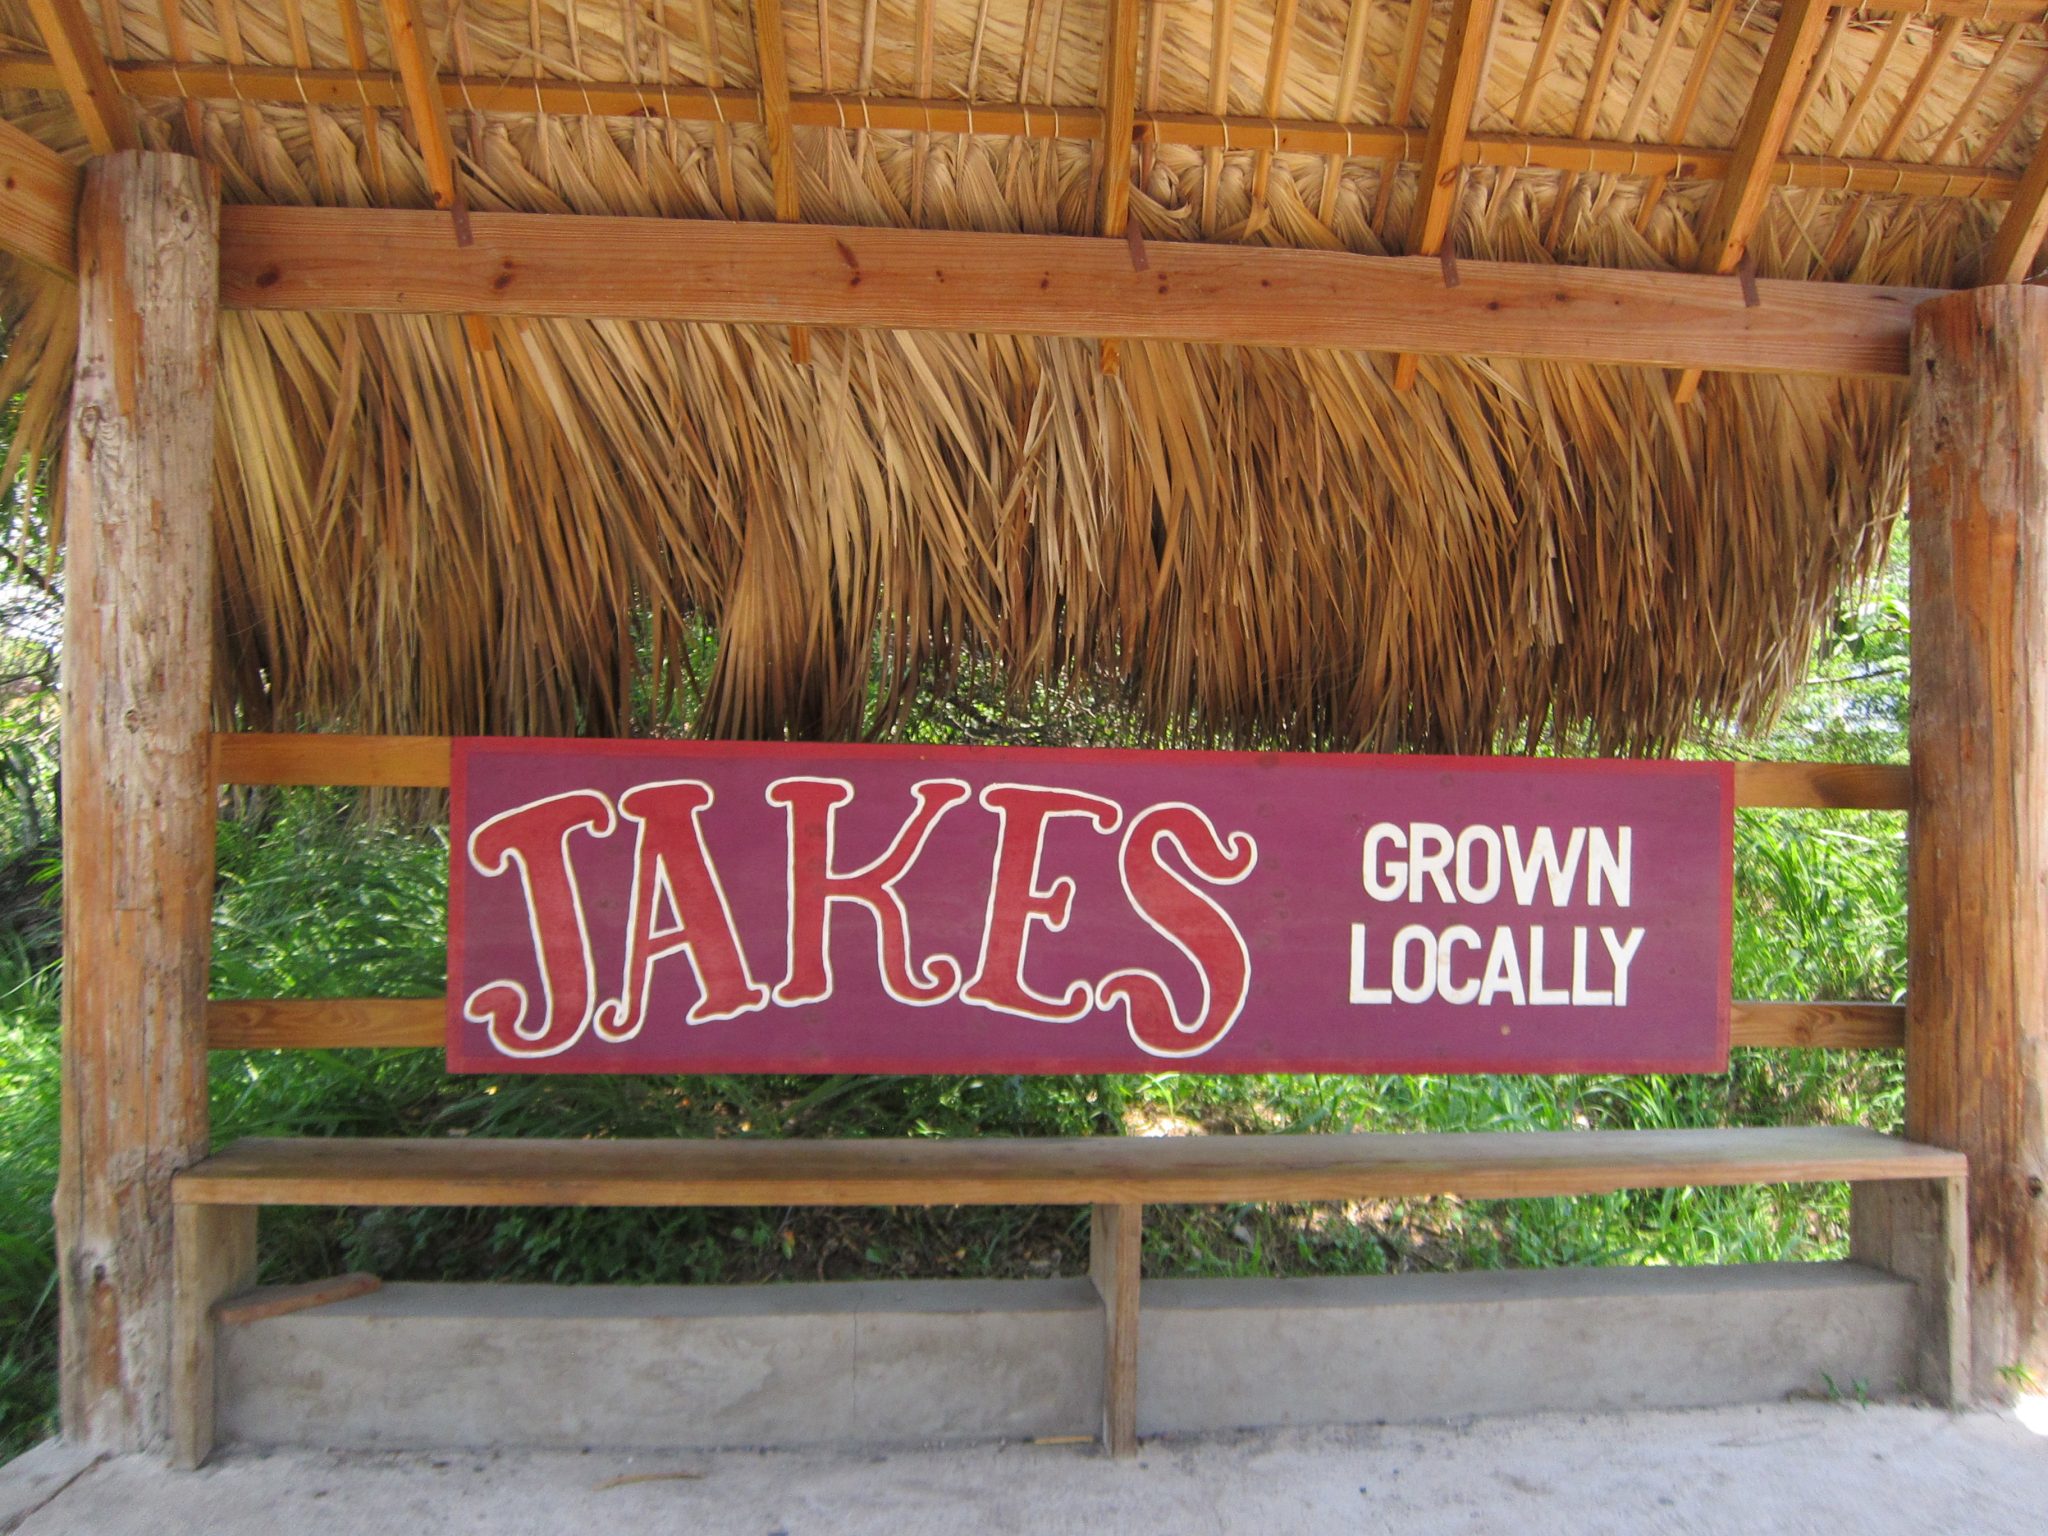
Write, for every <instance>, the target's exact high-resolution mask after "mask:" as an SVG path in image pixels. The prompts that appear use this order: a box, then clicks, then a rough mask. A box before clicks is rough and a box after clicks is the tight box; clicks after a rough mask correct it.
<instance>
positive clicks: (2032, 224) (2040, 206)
mask: <svg viewBox="0 0 2048 1536" xmlns="http://www.w3.org/2000/svg"><path fill="white" fill-rule="evenodd" d="M2044 236H2048V135H2044V136H2043V137H2042V140H2041V142H2040V143H2039V144H2038V145H2036V146H2035V148H2034V158H2033V159H2032V160H2030V161H2028V162H2027V170H2026V174H2025V175H2024V176H2022V177H2021V178H2020V184H2019V189H2018V190H2017V191H2016V192H2014V194H2013V199H2012V204H2011V206H2010V207H2008V208H2007V209H2006V210H2005V217H2004V218H2003V219H2001V220H1999V223H1998V233H1997V234H1995V235H1993V236H1992V237H1991V246H1990V248H1989V249H1988V250H1987V251H1986V252H1985V253H1984V268H1983V272H1982V275H1981V276H1980V278H1979V281H1980V282H1984V283H2023V282H2025V281H2026V280H2027V275H2028V274H2029V273H2030V272H2032V271H2033V269H2034V258H2035V257H2036V256H2037V255H2039V254H2040V250H2041V241H2042V238H2043V237H2044Z"/></svg>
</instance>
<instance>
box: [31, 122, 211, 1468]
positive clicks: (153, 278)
mask: <svg viewBox="0 0 2048 1536" xmlns="http://www.w3.org/2000/svg"><path fill="white" fill-rule="evenodd" d="M219 221H220V210H219V197H218V192H217V189H216V187H215V186H214V184H213V181H212V178H211V177H210V175H209V174H208V173H207V172H206V171H205V170H204V168H203V167H201V165H200V164H199V162H198V161H196V160H192V159H188V158H186V157H184V156H180V155H165V154H139V153H128V154H120V155H113V156H109V157H107V158H104V159H101V160H96V161H94V162H93V163H92V164H91V165H90V166H89V167H88V168H87V171H86V175H85V187H84V194H83V198H82V201H81V203H80V208H79V220H78V253H79V267H80V272H79V337H78V361H77V373H76V378H75V380H74V382H73V386H72V399H71V422H70V429H69V438H68V441H67V443H66V448H65V464H64V515H65V524H66V531H67V542H66V551H65V570H66V576H67V580H68V589H67V599H66V603H65V613H64V661H63V667H64V675H63V703H64V727H63V738H64V739H63V816H64V1003H63V1009H64V1042H63V1109H62V1123H63V1132H62V1136H63V1154H62V1166H61V1171H60V1174H59V1178H58V1187H57V1200H56V1223H57V1258H58V1271H59V1286H60V1289H61V1294H62V1323H61V1351H62V1367H61V1399H62V1413H63V1425H64V1433H65V1435H66V1436H67V1437H68V1438H70V1439H71V1440H73V1441H76V1442H78V1443H80V1444H83V1445H86V1446H88V1447H91V1448H93V1449H96V1450H107V1451H130V1450H139V1449H143V1448H145V1447H149V1446H153V1445H156V1444H159V1443H161V1442H162V1441H163V1440H164V1438H165V1436H166V1435H167V1434H168V1433H169V1429H170V1415H169V1407H168V1404H169V1396H170V1380H171V1374H172V1347H171V1334H172V1320H171V1312H172V1296H173V1289H174V1281H173V1259H172V1240H171V1238H172V1234H171V1228H172V1219H171V1175H172V1174H173V1173H174V1172H175V1171H176V1170H177V1169H179V1168H180V1167H183V1166H184V1165H185V1164H187V1163H189V1162H192V1161H193V1160H195V1159H197V1158H199V1157H202V1156H204V1155H205V1153H206V1151H207V1115H206V982H207V959H208V954H209V948H210V944H209V940H210V923H211V914H212V905H213V835H214V786H213V775H212V771H211V769H212V764H211V757H210V752H211V744H210V740H209V736H208V729H209V726H210V723H211V722H210V711H211V708H212V694H213V653H214V630H215V626H216V625H217V623H218V622H219V620H218V617H217V610H218V604H217V602H216V597H215V583H214V552H213V526H212V504H213V476H212V470H213V453H214V441H213V417H214V370H215V357H216V334H215V305H216V296H217V292H218V288H219V279H218V266H219Z"/></svg>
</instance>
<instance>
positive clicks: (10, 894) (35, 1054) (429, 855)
mask: <svg viewBox="0 0 2048 1536" xmlns="http://www.w3.org/2000/svg"><path fill="white" fill-rule="evenodd" d="M1903 579H1904V578H1903V567H1902V566H1901V567H1900V569H1899V570H1897V571H1895V573H1894V575H1893V576H1892V577H1891V578H1890V579H1889V580H1888V582H1887V584H1886V586H1885V587H1884V589H1882V590H1881V591H1879V592H1878V593H1875V594H1873V595H1871V596H1870V597H1869V598H1868V599H1867V600H1864V601H1862V602H1860V603H1859V604H1857V605H1853V606H1851V607H1849V608H1847V609H1845V616H1844V619H1843V621H1842V623H1841V625H1840V626H1838V629H1837V632H1836V634H1835V635H1834V636H1833V637H1832V645H1831V647H1830V650H1829V652H1828V654H1827V655H1826V656H1825V657H1824V658H1823V660H1822V662H1821V664H1820V666H1819V669H1818V674H1817V675H1818V677H1819V679H1820V686H1817V687H1815V688H1814V689H1812V690H1809V692H1808V693H1807V694H1806V695H1804V696H1803V697H1802V698H1801V699H1800V700H1799V701H1798V702H1797V703H1796V705H1795V707H1794V708H1793V709H1792V711H1791V712H1790V714H1789V717H1788V719H1787V721H1786V723H1785V724H1784V726H1783V727H1782V728H1781V729H1780V731H1779V732H1778V733H1777V734H1776V735H1775V736H1774V737H1773V738H1772V739H1771V740H1769V741H1766V742H1762V743H1754V744H1751V746H1752V747H1753V748H1754V750H1755V751H1756V753H1757V755H1762V756H1779V757H1795V756H1808V757H1844V758H1863V759H1883V758H1893V759H1896V758H1898V757H1900V756H1901V755H1902V753H1903V747H1904V734H1903V732H1904V726H1903V721H1904V707H1905V689H1904V679H1903V676H1902V675H1901V674H1900V672H1899V670H1898V661H1899V658H1900V657H1902V656H1903V652H1904V644H1905V621H1904V614H1903V609H1902V606H1901V594H1902V591H1903ZM1128 719H1129V716H1128V713H1127V712H1125V711H1123V710H1122V709H1121V708H1120V707H1119V705H1118V703H1117V701H1116V700H1115V699H1114V698H1105V697H1091V696H1088V695H1064V694H1059V695H1055V694H1046V695H1041V696H1039V697H1037V698H1035V699H1032V700H1029V701H1026V704H1025V706H1024V707H1010V706H1007V705H1005V703H1004V702H1003V701H1002V699H1001V697H1000V695H999V693H997V692H996V691H995V690H993V689H992V688H991V687H990V686H989V685H988V681H987V680H986V679H979V680H976V679H974V678H972V677H970V678H969V679H968V680H967V682H966V683H965V684H963V685H962V686H961V687H959V688H956V689H955V690H953V691H951V692H948V693H944V694H940V695H935V696H933V697H931V698H929V699H927V700H926V701H925V703H924V706H923V708H922V710H921V713H920V717H919V720H918V721H917V722H916V724H915V725H914V726H913V727H912V734H914V735H915V736H917V737H918V738H920V739H927V740H931V739H944V740H967V741H1017V742H1032V741H1040V742H1042V741H1082V742H1095V743H1099V742H1128V741H1129V740H1130V739H1131V736H1130V727H1129V725H1128ZM51 745H52V741H51V729H50V717H49V715H48V713H47V712H46V711H44V710H42V709H41V707H40V706H39V710H38V712H37V713H36V714H35V715H34V716H33V717H32V718H31V717H30V716H28V715H27V714H25V713H24V712H23V711H22V710H20V709H15V710H14V711H13V712H12V713H11V714H9V715H6V716H4V717H0V790H4V791H5V792H6V796H7V799H8V800H12V801H13V802H15V803H16V805H17V809H16V810H15V811H14V812H13V813H12V814H11V815H10V814H9V813H7V812H6V810H5V809H4V806H5V804H6V803H7V800H0V828H4V829H6V830H7V831H8V833H9V835H10V836H12V837H13V838H14V839H15V843H16V846H15V847H14V849H13V852H12V856H11V857H4V858H0V1149H4V1156H0V1456H4V1455H6V1454H9V1453H11V1452H13V1451H15V1450H19V1449H20V1448H22V1447H23V1446H24V1445H26V1444H28V1443H30V1442H31V1441H33V1440H34V1439H35V1438H36V1437H38V1436H39V1435H41V1434H43V1433H45V1432H46V1431H47V1428H48V1426H49V1423H50V1414H51V1410H52V1405H53V1401H54V1385H53V1366H54V1320H55V1299H54V1290H53V1283H52V1268H51V1233H50V1217H49V1200H50V1193H51V1189H52V1185H53V1182H54V1178H55V1172H56V1147H57V1117H58V1105H57V1080H58V1073H57V1064H58V1033H57V1017H58V973H57V966H56V949H57V925H56V916H55V914H56V907H55V902H56V896H57V891H56V887H55V884H54V873H53V863H54V856H55V855H54V847H53V846H52V845H51V843H50V842H49V840H48V830H49V827H50V824H51V822H52V819H53V818H52V817H51V815H50V814H49V813H50V809H51V808H50V806H49V805H48V793H49V785H48V782H47V771H48V764H49V751H50V748H51ZM361 810H362V808H361V806H360V804H359V802H358V801H357V799H356V798H355V797H353V796H351V795H349V794H345V793H340V792H332V791H292V792H288V793H282V794H263V795H251V796H250V797H248V798H247V799H245V800H243V801H240V802H239V803H238V804H236V805H235V806H232V807H230V810H229V814H228V815H226V816H225V817H224V819H223V822H222V826H221V838H220V856H219V864H220V869H219V894H218V902H217V917H216V952H215V961H214V988H215V991H216V993H217V994H218V995H222V996H297V997H316V996H322V995H327V996H347V995H361V994H383V995H391V996H403V995H419V994H431V993H437V992H439V991H441V990H442V986H443V974H442V966H443V944H444V927H443V913H444V906H445V894H446V871H447V846H446V835H445V832H444V831H443V830H441V829H440V828H439V827H437V826H435V825H433V824H432V822H431V820H425V819H421V818H417V817H415V818H412V819H407V818H405V817H403V816H398V817H392V816H387V817H385V818H383V819H381V820H376V819H366V818H365V817H364V816H363V815H362V814H361ZM0 853H5V850H4V849H0ZM1903 860H1904V829H1903V826H1902V824H1901V819H1900V818H1898V817H1896V816H1884V815H1856V814H1835V813H1795V812H1771V813H1758V812H1745V813H1742V814H1741V815H1740V816H1739V818H1738V826H1737V846H1736V871H1737V923H1736V942H1735V954H1734V961H1735V992H1736V995H1737V996H1741V997H1764V998H1769V997H1777V998H1811V997H1848V998H1888V997H1895V996H1898V995H1901V993H1902V989H1903V986H1904V952H1905V944H1904V885H1903ZM1900 1099H1901V1090H1900V1081H1899V1069H1898V1062H1897V1058H1896V1056H1895V1055H1893V1054H1891V1053H1869V1052H1863V1053H1849V1052H1823V1051H1738V1052H1736V1053H1735V1057H1734V1060H1733V1062H1732V1064H1731V1067H1730V1070H1729V1071H1728V1072H1726V1073H1724V1074H1721V1075H1718V1076H1711V1077H1619V1076H1578V1077H1554V1076H1553V1077H1533V1076H1520V1077H1343V1076H1307V1075H1304V1076H1267V1077H1203V1076H1195V1075H1187V1074H1180V1073H1171V1072H1167V1073H1157V1074H1152V1075H1149V1076H1142V1077H1141V1076H1129V1077H1017V1076H982V1077H945V1078H876V1077H830V1078H806V1077H792V1076H752V1077H695V1078H682V1077H567V1078H564V1077H556V1078H548V1077H503V1078H488V1077H481V1078H479V1077H450V1076H448V1075H447V1074H446V1073H444V1072H443V1070H442V1066H441V1060H440V1056H439V1053H438V1052H431V1051H370V1052H300V1053H288V1052H248V1053H233V1054H229V1053H223V1054H219V1055H217V1056H216V1057H215V1059H214V1062H213V1077H212V1104H213V1117H214V1127H215V1132H216V1135H217V1136H218V1137H219V1138H221V1139H223V1140H226V1139H230V1138H233V1137H236V1136H243V1135H255V1134H264V1135H283V1136H317V1135H416V1136H448V1135H473V1136H489V1135H529V1136H632V1135H641V1136H818V1135H837V1136H906V1135H908V1136H952V1135H973V1134H1016V1135H1075V1134H1115V1133H1119V1132H1125V1133H1128V1132H1133V1131H1142V1130H1146V1129H1188V1128H1199V1129H1201V1130H1203V1131H1205V1132H1207V1133H1209V1134H1217V1135H1229V1134H1275V1133H1278V1134H1286V1133H1312V1132H1318V1131H1342V1130H1350V1129H1365V1130H1404V1131H1421V1130H1478V1129H1493V1128H1529V1127H1535V1128H1566V1127H1573V1126H1661V1127H1672V1126H1698V1125H1724V1124H1775V1123H1791V1122H1801V1121H1837V1122H1848V1121H1856V1122H1861V1123H1866V1124H1872V1125H1876V1126H1879V1127H1881V1128H1887V1129H1888V1128H1891V1127H1893V1126H1895V1125H1896V1124H1897V1122H1898V1120H1899V1116H1900ZM1845 1227H1846V1200H1845V1196H1844V1193H1843V1191H1842V1190H1841V1189H1840V1188H1839V1187H1822V1188H1771V1187H1766V1188H1746V1189H1732V1190H1671V1191H1661V1192H1634V1193H1625V1194H1618V1195H1610V1196H1603V1197H1597V1198H1584V1199H1577V1200H1522V1201H1480V1202H1459V1201H1452V1200H1431V1201H1408V1202H1376V1201H1369V1202H1355V1203H1352V1204H1348V1205H1342V1206H1314V1207H1310V1206H1263V1207H1237V1208H1224V1209H1199V1208H1160V1209H1158V1210H1156V1211H1155V1212H1154V1213H1152V1216H1151V1218H1150V1220H1149V1223H1148V1228H1147V1232H1146V1252H1145V1265H1146V1269H1147V1272H1148V1273H1153V1274H1167V1273H1170V1274H1184V1275H1262V1274H1319V1273H1328V1274H1372V1273H1381V1272H1388V1271H1400V1270H1417V1269H1446V1268H1456V1267H1470V1266H1502V1265H1555V1264H1593V1263H1625V1264H1695V1263H1718V1262H1747V1261H1755V1260H1768V1259H1780V1258H1808V1257H1827V1256H1833V1255H1837V1254H1839V1253H1840V1252H1841V1251H1842V1249H1843V1245H1844V1241H1845ZM1085 1238H1086V1234H1085V1220H1084V1217H1083V1214H1082V1213H1079V1212H1076V1211H1072V1210H1064V1209H1050V1210H1048V1209H1022V1210H1003V1209H995V1210H967V1211H956V1210H905V1211H895V1212H874V1211H833V1210H760V1211H732V1210H718V1211H706V1210H695V1211H692V1210H685V1211H504V1210H453V1211H447V1210H349V1211H279V1212H267V1213H266V1214H265V1217H264V1268H265V1273H266V1275H267V1276H268V1277H269V1278H271V1279H274V1280H286V1279H293V1278H306V1277H311V1276H316V1275H321V1274H327V1273H332V1272H335V1271H337V1270H340V1269H345V1268H365V1269H370V1270H374V1271H376V1272H377V1273H379V1274H382V1275H385V1276H387V1277H390V1278H418V1279H457V1278H475V1277H483V1276H492V1277H500V1278H515V1277H516V1278H522V1279H535V1280H552V1281H561V1282H601V1281H644V1282H651V1281H671V1280H682V1281H726V1282H754V1281H780V1280H797V1279H819V1278H839V1277H845V1276H850V1275H882V1274H887V1275H919V1276H949V1275H1009V1276H1035V1275H1046V1274H1052V1273H1062V1272H1066V1273H1071V1272H1075V1271H1077V1270H1078V1269H1079V1268H1080V1267H1081V1266H1082V1263H1083V1248H1084V1245H1085Z"/></svg>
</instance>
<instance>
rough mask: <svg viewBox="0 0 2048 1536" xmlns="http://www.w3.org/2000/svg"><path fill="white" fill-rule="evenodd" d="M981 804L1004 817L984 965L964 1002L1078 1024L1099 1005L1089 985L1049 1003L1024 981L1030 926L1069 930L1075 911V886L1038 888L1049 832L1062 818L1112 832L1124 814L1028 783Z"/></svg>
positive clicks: (1059, 883) (985, 795)
mask: <svg viewBox="0 0 2048 1536" xmlns="http://www.w3.org/2000/svg"><path fill="white" fill-rule="evenodd" d="M981 803H982V804H983V805H985V806H986V807H988V809H990V810H992V811H994V812H995V813H996V815H997V817H998V818H999V823H998V827H997V832H996V858H995V872H994V874H993V876H992V877H991V878H990V881H989V892H988V918H987V922H986V925H985V927H984V928H983V931H982V939H981V964H980V966H979V967H978V968H977V969H976V971H975V973H974V979H973V980H972V981H970V982H968V983H967V985H966V987H965V988H964V989H963V990H962V991H961V993H960V998H961V1001H963V1002H969V1003H974V1004H976V1005H977V1006H979V1007H982V1008H993V1009H995V1010H996V1011H997V1012H998V1013H1014V1014H1019V1015H1021V1016H1023V1017H1024V1018H1027V1019H1045V1020H1047V1021H1049V1022H1053V1023H1065V1022H1067V1021H1069V1020H1072V1019H1078V1018H1080V1017H1081V1015H1082V1014H1084V1013H1086V1012H1088V1010H1089V1009H1090V1008H1092V1007H1093V1006H1094V998H1093V996H1092V995H1091V993H1090V991H1089V989H1088V986H1087V984H1086V983H1085V982H1078V981H1077V982H1075V983H1074V984H1073V985H1072V986H1070V987H1068V988H1067V990H1066V993H1065V994H1064V995H1063V996H1061V997H1047V996H1046V995H1045V994H1043V993H1041V992H1034V991H1032V990H1031V988H1030V987H1029V986H1027V985H1026V984H1025V981H1024V947H1025V942H1026V940H1028V939H1029V938H1030V936H1031V925H1032V924H1033V923H1043V924H1045V926H1046V927H1047V928H1050V929H1051V930H1052V931H1053V932H1054V933H1057V932H1059V931H1060V930H1061V929H1062V928H1064V927H1066V926H1067V917H1068V915H1069V913H1071V911H1072V910H1073V905H1074V882H1073V881H1072V880H1071V879H1070V878H1068V877H1067V876H1065V875H1062V876H1060V878H1059V879H1057V880H1055V881H1053V883H1052V884H1051V885H1050V886H1049V887H1047V888H1046V889H1044V890H1040V889H1039V886H1038V862H1039V858H1040V856H1041V854H1042V853H1043V851H1044V846H1045V826H1046V823H1047V822H1048V821H1051V820H1052V819H1053V818H1054V817H1057V816H1086V817H1087V818H1088V819H1089V820H1090V821H1092V822H1094V823H1095V826H1096V828H1097V830H1099V831H1103V832H1114V831H1115V830H1116V829H1117V824H1118V822H1120V821H1122V819H1123V808H1122V807H1121V806H1119V805H1118V804H1117V803H1116V802H1115V801H1114V800H1104V799H1103V798H1101V797H1100V796H1099V795H1086V794H1082V793H1081V792H1080V791H1079V790H1071V789H1044V788H1040V787H1038V786H1036V785H1031V784H991V785H989V786H988V787H987V788H986V789H984V790H983V791H982V792H981Z"/></svg>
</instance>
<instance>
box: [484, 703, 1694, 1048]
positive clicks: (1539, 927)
mask: <svg viewBox="0 0 2048 1536" xmlns="http://www.w3.org/2000/svg"><path fill="white" fill-rule="evenodd" d="M1731 805H1732V779H1731V773H1730V770H1729V769H1728V768H1727V767H1726V766H1725V765H1719V764H1703V763H1658V764H1646V763H1618V762H1590V761H1582V760H1581V761H1535V760H1529V759H1521V758H1424V757H1358V756H1342V755H1337V754H1289V753H1235V752H1165V751H1161V752H1112V751H1093V750H1088V751H1064V750H1060V751H1054V750H1032V749H1008V748H979V747H905V746H882V747H831V746H799V745H789V744H779V743H776V744H752V743H715V744H714V743H686V742H592V741H533V740H509V739H469V740H463V741H459V742H457V743H456V746H455V754H454V845H453V863H454V871H453V881H452V885H451V890H450V929H451V933H450V943H449V961H448V964H449V1015H448V1062H449V1066H450V1067H451V1068H453V1069H454V1070H457V1071H478V1072H481V1071H524V1072H678V1071H680V1072H764V1071H767V1072H1133V1071H1155V1070H1162V1069H1169V1068H1179V1069H1185V1070H1189V1071H1202V1072H1520V1071H1574V1072H1580V1071H1617V1072H1682V1071H1716V1070H1719V1069H1721V1068H1722V1067H1723V1066H1724V1065H1725V1064H1726V1060H1727V1053H1728V995H1729V980H1728V976H1729V972H1728V966H1729V938H1730V897H1729V882H1730V872H1731V858H1732V854H1731V831H1732V828H1731V818H1732V810H1731Z"/></svg>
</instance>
